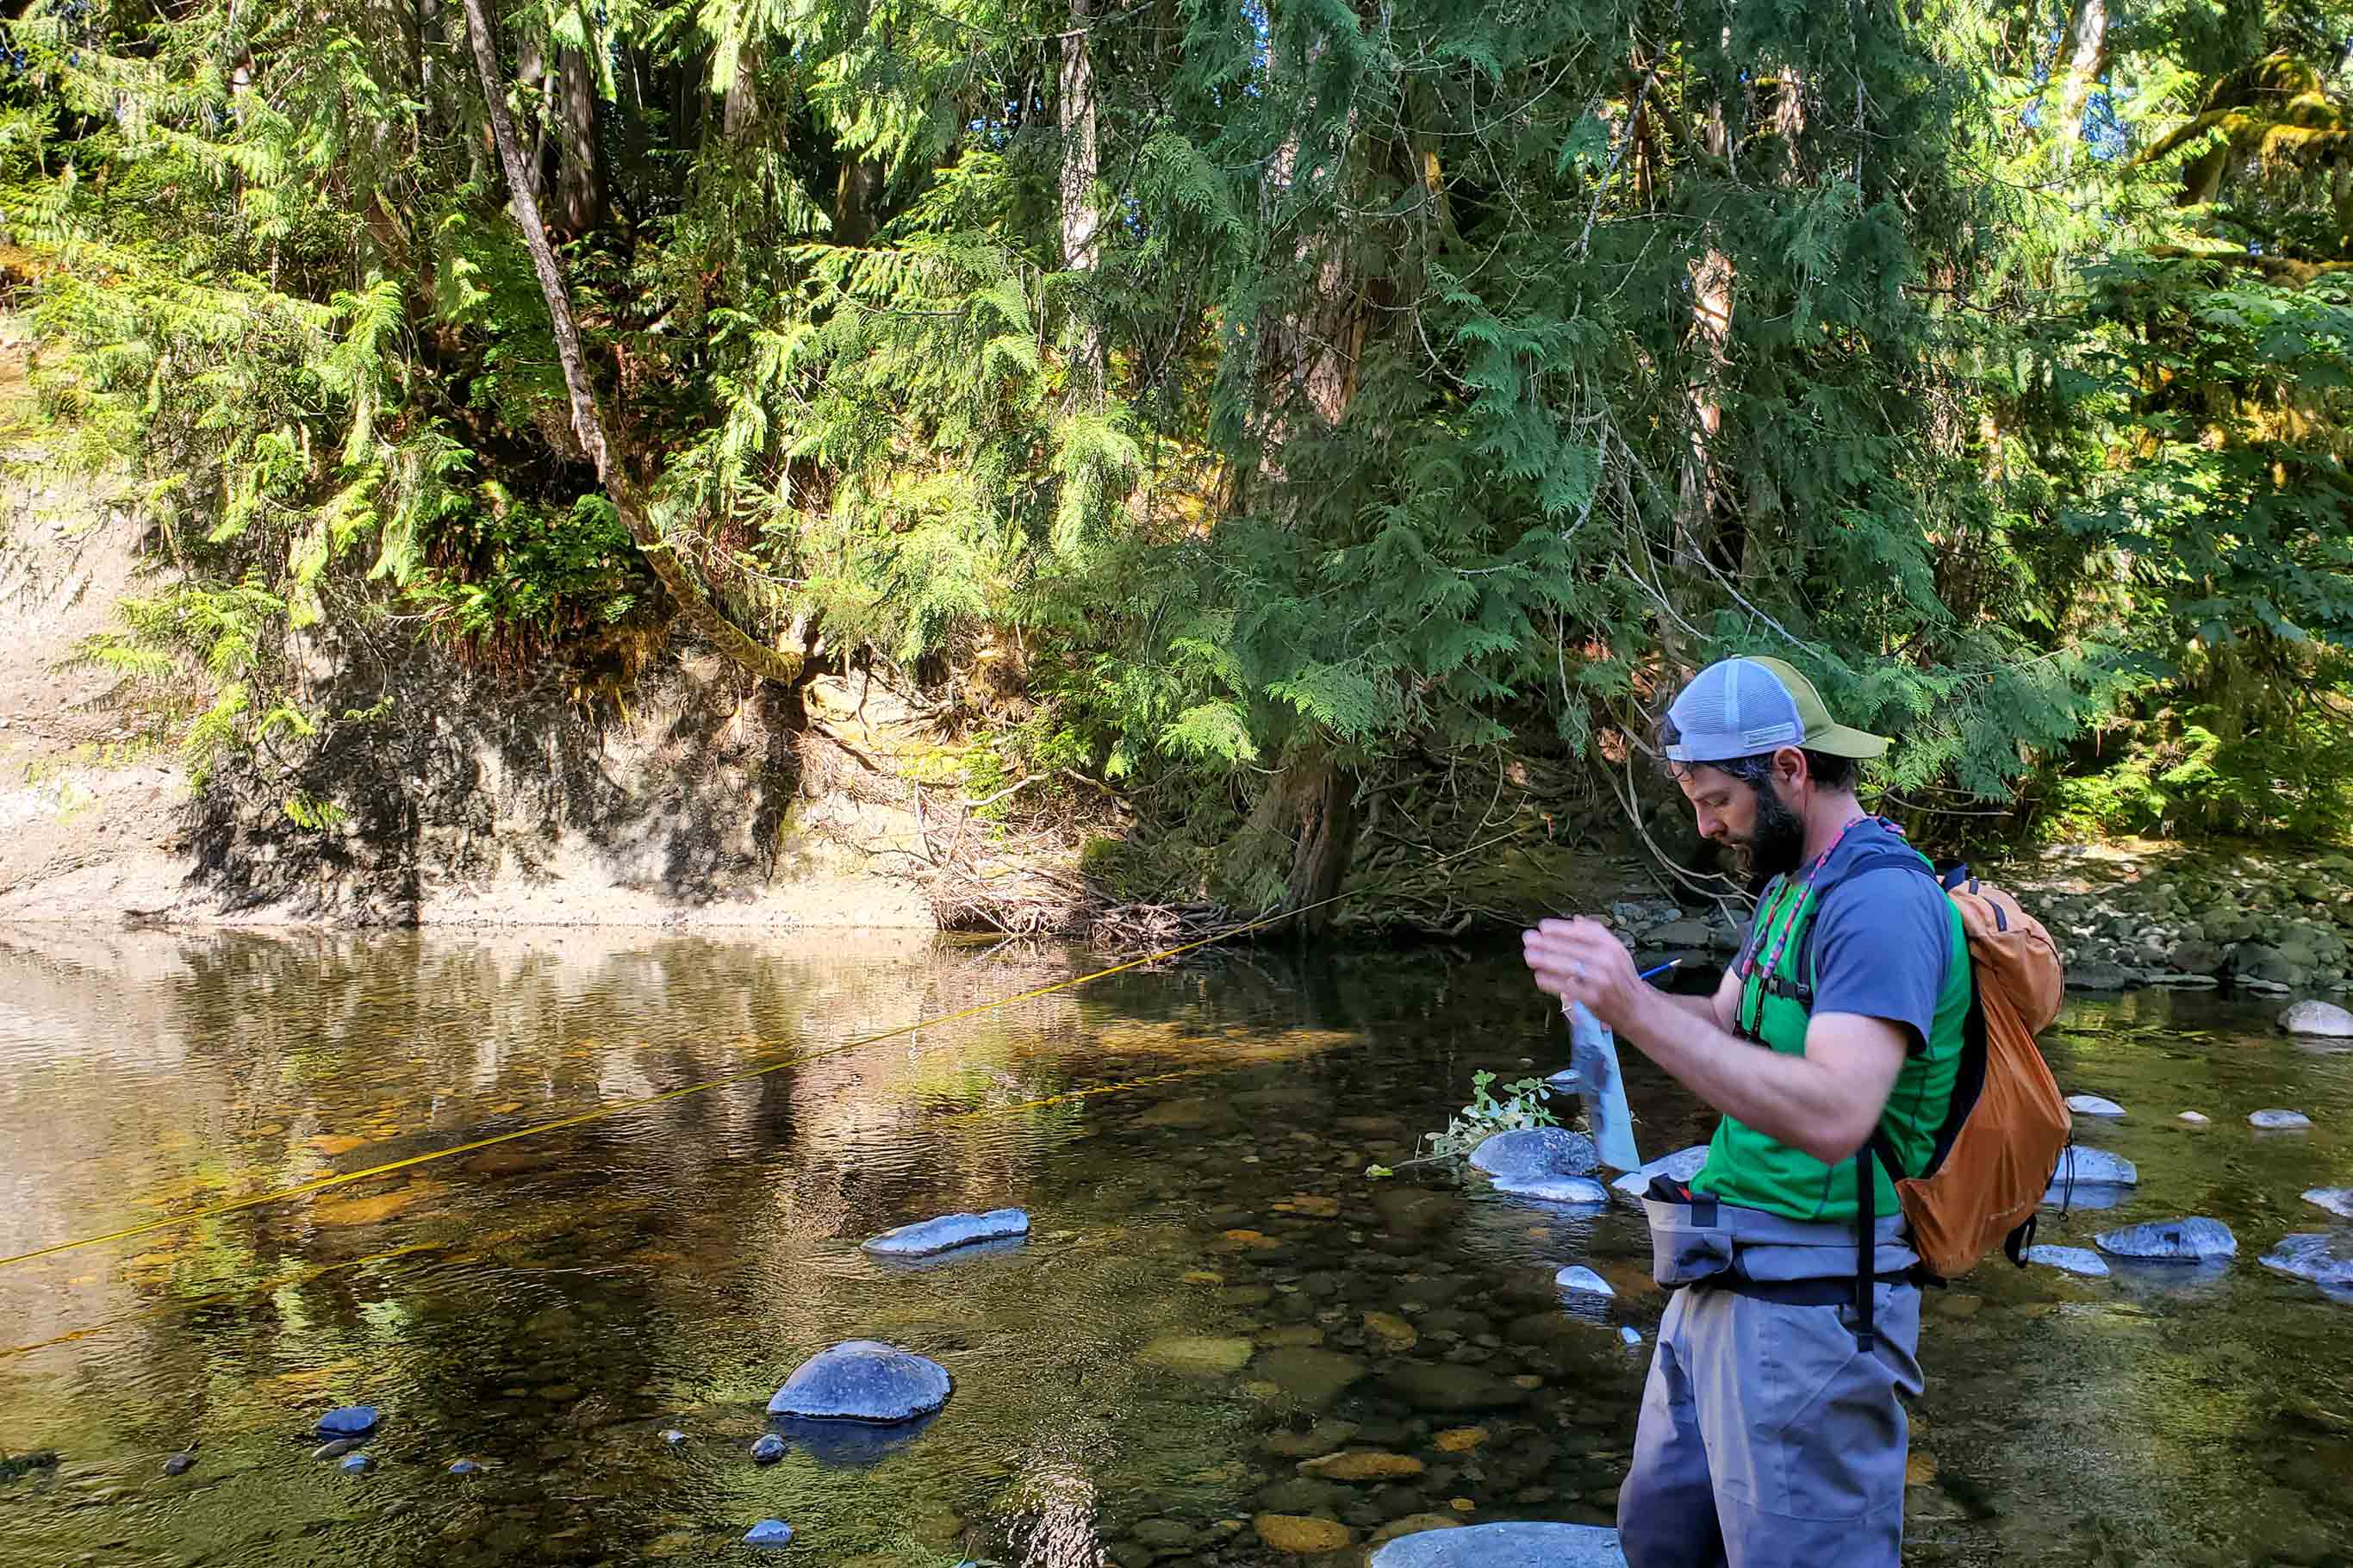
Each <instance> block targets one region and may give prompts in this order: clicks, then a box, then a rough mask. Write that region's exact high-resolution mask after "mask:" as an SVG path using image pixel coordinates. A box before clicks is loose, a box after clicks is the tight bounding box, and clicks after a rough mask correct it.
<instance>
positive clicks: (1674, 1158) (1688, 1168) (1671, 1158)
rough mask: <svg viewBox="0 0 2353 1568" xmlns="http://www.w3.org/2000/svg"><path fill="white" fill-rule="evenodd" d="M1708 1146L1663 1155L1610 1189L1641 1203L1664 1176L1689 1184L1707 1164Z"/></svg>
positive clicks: (1698, 1144) (1617, 1181) (1623, 1178)
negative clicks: (1654, 1181) (1652, 1183)
mask: <svg viewBox="0 0 2353 1568" xmlns="http://www.w3.org/2000/svg"><path fill="white" fill-rule="evenodd" d="M1707 1147H1708V1146H1707V1145H1706V1144H1704V1143H1694V1144H1693V1145H1692V1146H1691V1147H1690V1148H1688V1149H1678V1150H1676V1151H1675V1152H1673V1153H1672V1154H1662V1155H1660V1156H1659V1157H1658V1158H1657V1159H1655V1160H1652V1161H1651V1162H1650V1163H1647V1164H1645V1165H1644V1166H1643V1167H1642V1168H1641V1170H1639V1171H1629V1172H1627V1173H1625V1174H1624V1175H1622V1176H1620V1177H1619V1178H1618V1179H1617V1180H1616V1181H1614V1182H1612V1183H1610V1184H1609V1185H1610V1188H1611V1189H1612V1190H1613V1191H1615V1192H1617V1193H1618V1194H1620V1195H1622V1196H1624V1197H1629V1198H1632V1199H1634V1200H1635V1201H1637V1202H1640V1201H1641V1196H1642V1194H1644V1193H1647V1192H1649V1191H1650V1190H1651V1179H1652V1178H1653V1177H1656V1176H1664V1177H1666V1178H1667V1180H1669V1181H1671V1182H1688V1181H1690V1180H1691V1179H1692V1178H1693V1177H1694V1176H1696V1175H1698V1174H1699V1173H1700V1167H1701V1166H1703V1165H1704V1164H1706V1163H1707Z"/></svg>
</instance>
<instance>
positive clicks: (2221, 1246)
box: [2092, 1215, 2239, 1263]
mask: <svg viewBox="0 0 2353 1568" xmlns="http://www.w3.org/2000/svg"><path fill="white" fill-rule="evenodd" d="M2092 1239H2093V1240H2094V1242H2095V1243H2096V1244H2097V1245H2098V1247H2099V1248H2100V1250H2101V1251H2102V1252H2105V1253H2107V1254H2108V1255H2109V1256H2111V1257H2114V1258H2135V1259H2137V1260H2139V1261H2141V1262H2146V1263H2211V1262H2213V1261H2215V1260H2216V1259H2218V1258H2231V1257H2234V1256H2236V1255H2237V1253H2238V1250H2239V1238H2238V1237H2235V1236H2232V1234H2231V1227H2230V1226H2227V1225H2224V1224H2223V1223H2222V1222H2221V1220H2219V1219H2207V1218H2205V1217H2204V1216H2203V1215H2193V1216H2192V1217H2190V1218H2189V1219H2164V1220H2152V1221H2150V1222H2149V1223H2148V1224H2147V1225H2135V1226H2126V1227H2125V1228H2124V1229H2122V1230H2111V1231H2105V1232H2103V1233H2102V1234H2101V1235H2099V1236H2096V1237H2093V1238H2092Z"/></svg>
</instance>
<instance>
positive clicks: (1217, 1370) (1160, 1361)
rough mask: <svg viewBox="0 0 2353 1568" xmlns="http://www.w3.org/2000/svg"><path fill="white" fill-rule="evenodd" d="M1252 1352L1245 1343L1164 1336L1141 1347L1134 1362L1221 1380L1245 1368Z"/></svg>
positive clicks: (1195, 1336)
mask: <svg viewBox="0 0 2353 1568" xmlns="http://www.w3.org/2000/svg"><path fill="white" fill-rule="evenodd" d="M1256 1349H1257V1347H1256V1346H1254V1345H1252V1344H1251V1343H1250V1341H1248V1340H1235V1339H1213V1338H1207V1337H1203V1336H1201V1335H1198V1334H1168V1335H1166V1336H1164V1337H1162V1338H1160V1339H1156V1340H1154V1341H1153V1342H1151V1343H1149V1344H1147V1345H1145V1347H1144V1349H1143V1350H1142V1351H1140V1352H1137V1356H1136V1359H1137V1360H1139V1361H1142V1362H1145V1363H1148V1364H1150V1365H1153V1366H1156V1367H1159V1368H1161V1369H1163V1370H1164V1371H1167V1372H1174V1373H1182V1374H1183V1375H1185V1376H1187V1377H1223V1376H1227V1375H1229V1374H1230V1373H1237V1372H1240V1371H1241V1369H1242V1368H1244V1367H1246V1366H1248V1365H1249V1364H1250V1356H1251V1355H1252V1354H1253V1353H1255V1352H1256Z"/></svg>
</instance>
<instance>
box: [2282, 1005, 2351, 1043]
mask: <svg viewBox="0 0 2353 1568" xmlns="http://www.w3.org/2000/svg"><path fill="white" fill-rule="evenodd" d="M2279 1026H2280V1027H2281V1028H2283V1029H2284V1030H2286V1031H2287V1032H2288V1033H2289V1034H2291V1035H2316V1036H2319V1037H2323V1038H2327V1039H2337V1040H2342V1039H2353V1013H2348V1012H2347V1011H2346V1010H2345V1009H2344V1008H2342V1007H2339V1006H2338V1005H2337V1004H2336V1003H2334V1002H2298V1003H2295V1005H2292V1006H2290V1007H2288V1008H2287V1009H2286V1010H2285V1011H2284V1012H2283V1013H2281V1014H2280V1016H2279Z"/></svg>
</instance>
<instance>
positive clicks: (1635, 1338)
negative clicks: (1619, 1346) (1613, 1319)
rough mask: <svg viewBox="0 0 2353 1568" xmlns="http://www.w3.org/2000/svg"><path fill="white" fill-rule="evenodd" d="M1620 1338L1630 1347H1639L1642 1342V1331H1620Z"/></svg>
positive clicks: (1626, 1329) (1632, 1329)
mask: <svg viewBox="0 0 2353 1568" xmlns="http://www.w3.org/2000/svg"><path fill="white" fill-rule="evenodd" d="M1618 1337H1619V1338H1620V1339H1621V1340H1623V1341H1625V1342H1626V1343H1627V1344H1629V1345H1639V1344H1641V1342H1642V1331H1641V1330H1640V1329H1634V1328H1623V1329H1620V1330H1619V1331H1618Z"/></svg>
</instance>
